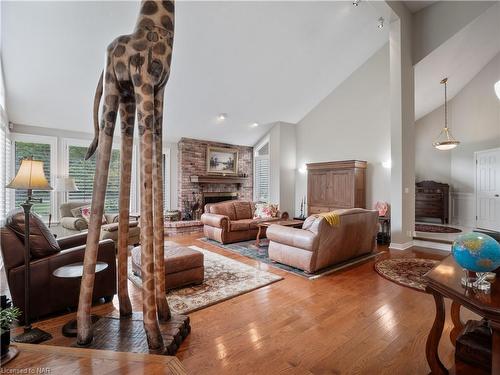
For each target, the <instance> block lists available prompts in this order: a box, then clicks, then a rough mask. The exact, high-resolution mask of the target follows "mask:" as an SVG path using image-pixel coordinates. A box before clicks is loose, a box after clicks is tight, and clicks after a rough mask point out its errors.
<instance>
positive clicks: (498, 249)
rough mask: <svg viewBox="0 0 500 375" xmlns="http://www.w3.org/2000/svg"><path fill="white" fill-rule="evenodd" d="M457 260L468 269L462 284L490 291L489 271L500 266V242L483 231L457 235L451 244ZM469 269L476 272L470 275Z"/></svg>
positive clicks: (465, 269) (452, 252)
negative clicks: (474, 274) (473, 275)
mask: <svg viewBox="0 0 500 375" xmlns="http://www.w3.org/2000/svg"><path fill="white" fill-rule="evenodd" d="M451 254H452V255H453V258H454V259H455V261H456V262H457V263H458V264H459V265H460V266H461V267H462V268H463V269H464V271H466V273H465V276H464V277H462V285H463V286H465V287H473V288H476V289H479V290H483V291H489V290H490V289H491V284H490V283H489V282H488V281H487V280H486V278H487V276H488V273H489V272H492V271H494V270H496V269H497V268H499V267H500V243H498V242H497V241H495V239H493V238H492V237H490V236H488V235H487V234H483V233H475V232H471V233H465V234H462V235H460V236H458V237H457V239H456V240H455V241H454V242H453V245H452V246H451ZM467 271H473V272H475V273H476V277H470V276H469V275H468V272H467Z"/></svg>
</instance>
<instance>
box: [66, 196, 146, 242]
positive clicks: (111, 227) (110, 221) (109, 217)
mask: <svg viewBox="0 0 500 375" xmlns="http://www.w3.org/2000/svg"><path fill="white" fill-rule="evenodd" d="M89 204H90V203H87V202H67V203H63V204H61V206H59V212H60V224H61V226H62V227H63V228H65V229H68V230H74V231H78V232H81V231H86V230H87V229H88V224H87V221H86V220H85V219H84V218H82V217H75V216H73V214H72V213H71V210H73V209H75V208H78V207H82V206H86V205H89ZM104 216H105V218H106V222H107V224H104V225H102V227H101V235H100V239H101V240H107V239H111V240H113V241H115V243H117V242H118V217H119V215H118V214H117V213H113V214H106V213H105V214H104ZM140 241H141V229H140V227H139V223H138V222H137V221H130V224H129V234H128V244H129V245H137V244H139V243H140Z"/></svg>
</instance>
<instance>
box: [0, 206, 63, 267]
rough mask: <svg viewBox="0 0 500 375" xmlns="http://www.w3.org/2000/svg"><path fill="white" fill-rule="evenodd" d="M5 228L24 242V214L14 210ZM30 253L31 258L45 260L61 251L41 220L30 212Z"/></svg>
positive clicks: (21, 211)
mask: <svg viewBox="0 0 500 375" xmlns="http://www.w3.org/2000/svg"><path fill="white" fill-rule="evenodd" d="M6 226H7V227H8V228H10V229H11V230H12V231H13V232H14V233H15V234H16V235H17V236H18V237H19V239H20V240H21V241H23V242H24V212H23V210H15V211H13V212H12V213H11V214H9V217H8V218H7V220H6ZM29 241H30V252H31V256H32V257H33V258H45V257H47V256H49V255H52V254H56V253H58V252H60V251H61V248H60V246H59V243H58V242H57V240H56V238H55V237H54V235H53V234H52V233H50V230H49V228H47V226H46V225H45V224H44V222H43V220H42V218H41V217H40V216H38V215H37V214H35V213H34V212H32V213H31V214H30V233H29Z"/></svg>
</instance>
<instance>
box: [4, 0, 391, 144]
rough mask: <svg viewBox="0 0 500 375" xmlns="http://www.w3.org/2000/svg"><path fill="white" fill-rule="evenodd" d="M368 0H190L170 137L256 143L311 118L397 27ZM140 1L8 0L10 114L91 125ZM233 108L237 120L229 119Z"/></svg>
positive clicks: (170, 99)
mask: <svg viewBox="0 0 500 375" xmlns="http://www.w3.org/2000/svg"><path fill="white" fill-rule="evenodd" d="M361 5H362V6H361ZM361 5H360V6H358V7H353V6H352V4H351V2H346V1H339V2H236V1H234V2H178V3H177V8H176V30H175V32H176V36H175V42H174V53H173V61H172V71H171V78H170V81H169V83H168V86H167V93H166V104H165V116H164V123H165V135H166V139H167V140H168V141H177V140H178V139H179V138H180V137H182V136H184V137H193V138H201V139H214V140H219V141H226V142H229V143H240V144H248V145H251V144H253V143H255V142H256V141H257V140H258V139H259V138H260V137H261V136H262V135H263V134H264V133H265V132H266V130H267V126H266V124H269V123H272V122H274V121H286V122H291V123H296V122H298V121H299V120H301V119H302V118H303V117H304V115H305V114H306V113H307V112H309V111H310V110H311V109H312V108H313V107H314V106H316V105H317V104H318V103H319V102H320V101H321V100H322V99H323V98H324V97H325V96H327V95H328V94H329V93H330V92H331V91H332V90H333V89H334V88H335V87H336V86H337V85H339V84H340V83H341V82H342V81H343V80H344V79H345V78H347V77H348V76H349V75H350V74H351V73H352V72H354V71H355V70H356V69H357V68H358V67H359V66H360V65H361V64H362V63H363V62H365V61H366V60H367V59H368V58H369V57H370V56H371V55H372V54H373V53H375V52H376V51H377V50H378V49H379V48H381V47H382V46H383V45H384V44H385V43H387V41H388V28H387V27H386V28H383V29H378V28H377V19H378V18H379V17H380V16H384V17H386V19H388V18H389V17H388V12H389V11H388V10H387V8H386V7H382V6H380V4H379V5H374V4H373V3H369V2H363V3H362V4H361ZM137 10H138V3H137V2H122V1H103V2H89V1H82V2H74V1H71V2H45V1H38V2H5V3H4V4H3V10H2V12H3V16H2V18H3V23H2V59H3V63H4V72H5V75H6V85H7V93H8V102H7V110H8V113H9V116H10V120H11V121H13V122H15V123H20V124H26V125H35V126H45V127H51V128H57V129H67V130H78V131H87V132H91V131H92V122H91V119H92V117H91V115H92V114H91V109H92V100H93V94H94V90H95V85H96V83H97V78H98V76H99V73H100V71H101V69H102V66H103V62H104V51H105V47H106V45H107V44H108V43H109V42H110V41H111V40H112V39H114V37H116V36H117V35H120V34H126V33H129V32H130V31H131V30H132V28H133V25H134V22H135V15H136V12H137ZM384 13H385V14H384ZM221 112H224V113H227V114H228V118H227V119H226V120H225V121H223V122H222V123H218V122H217V119H216V116H217V114H218V113H221ZM254 122H258V123H259V124H261V126H259V127H256V128H254V127H251V126H250V125H251V124H252V123H254Z"/></svg>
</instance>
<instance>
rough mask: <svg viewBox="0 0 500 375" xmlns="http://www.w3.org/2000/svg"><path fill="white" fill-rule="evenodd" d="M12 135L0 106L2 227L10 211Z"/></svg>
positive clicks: (0, 205) (0, 220) (0, 207)
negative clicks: (9, 186) (8, 185)
mask: <svg viewBox="0 0 500 375" xmlns="http://www.w3.org/2000/svg"><path fill="white" fill-rule="evenodd" d="M10 152H11V150H10V134H9V125H8V121H7V115H6V114H5V111H4V110H3V108H2V107H1V105H0V225H3V224H4V220H5V218H6V216H7V213H8V212H9V210H10V199H9V193H8V190H7V189H6V188H5V185H7V184H8V183H9V182H10V173H9V172H10V160H11V159H10Z"/></svg>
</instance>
